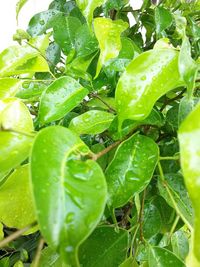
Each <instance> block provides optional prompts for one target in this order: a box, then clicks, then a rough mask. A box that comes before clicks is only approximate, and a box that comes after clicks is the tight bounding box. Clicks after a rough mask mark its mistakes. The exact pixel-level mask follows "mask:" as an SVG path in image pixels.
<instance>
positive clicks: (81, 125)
mask: <svg viewBox="0 0 200 267" xmlns="http://www.w3.org/2000/svg"><path fill="white" fill-rule="evenodd" d="M114 117H115V116H114V115H113V114H112V113H108V112H105V111H100V110H90V111H87V112H85V113H83V114H81V115H80V116H77V117H75V118H73V119H72V120H71V122H70V125H69V129H71V130H73V131H74V132H76V133H78V134H99V133H102V132H104V131H105V130H107V129H108V127H109V126H110V124H111V122H112V121H113V119H114Z"/></svg>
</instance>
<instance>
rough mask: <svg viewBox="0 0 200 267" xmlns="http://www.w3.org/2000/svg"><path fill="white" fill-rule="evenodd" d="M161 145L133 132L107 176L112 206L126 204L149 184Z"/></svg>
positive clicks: (118, 153)
mask: <svg viewBox="0 0 200 267" xmlns="http://www.w3.org/2000/svg"><path fill="white" fill-rule="evenodd" d="M158 155H159V151H158V146H157V145H156V143H155V142H154V141H153V140H152V139H150V138H148V137H146V136H142V135H138V134H136V135H133V136H132V137H130V138H129V139H128V140H126V141H124V142H123V143H122V144H121V145H120V146H119V147H118V149H117V151H116V153H115V156H114V158H113V160H112V161H111V163H110V164H109V166H108V168H107V169H106V172H105V175H106V179H107V184H108V193H109V200H108V204H109V206H112V207H113V208H117V207H121V206H123V205H125V204H126V203H127V202H128V201H129V199H130V198H131V197H133V196H134V194H136V193H140V192H141V191H142V190H144V188H145V187H146V186H147V185H148V184H149V182H150V180H151V178H152V175H153V172H154V169H155V167H156V164H157V161H158Z"/></svg>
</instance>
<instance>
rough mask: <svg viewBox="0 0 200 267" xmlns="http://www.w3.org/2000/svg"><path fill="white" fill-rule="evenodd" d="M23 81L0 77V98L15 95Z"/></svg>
mask: <svg viewBox="0 0 200 267" xmlns="http://www.w3.org/2000/svg"><path fill="white" fill-rule="evenodd" d="M22 82H23V81H21V80H19V79H15V78H2V79H0V99H4V98H8V97H11V96H15V94H16V93H17V92H18V90H19V88H20V86H21V84H22Z"/></svg>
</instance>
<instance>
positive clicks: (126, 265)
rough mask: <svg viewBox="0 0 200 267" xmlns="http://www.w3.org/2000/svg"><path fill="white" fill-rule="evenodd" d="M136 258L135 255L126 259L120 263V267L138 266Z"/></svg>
mask: <svg viewBox="0 0 200 267" xmlns="http://www.w3.org/2000/svg"><path fill="white" fill-rule="evenodd" d="M138 266H139V265H138V264H137V262H136V260H135V259H134V258H133V257H129V258H128V259H126V260H125V261H124V262H122V264H120V267H138Z"/></svg>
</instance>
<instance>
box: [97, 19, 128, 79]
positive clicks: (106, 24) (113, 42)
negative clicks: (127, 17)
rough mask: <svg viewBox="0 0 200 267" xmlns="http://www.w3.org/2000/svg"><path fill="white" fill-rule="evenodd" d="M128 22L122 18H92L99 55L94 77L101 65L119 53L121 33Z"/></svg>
mask: <svg viewBox="0 0 200 267" xmlns="http://www.w3.org/2000/svg"><path fill="white" fill-rule="evenodd" d="M127 27H128V24H127V23H126V22H124V21H122V20H115V21H112V20H111V19H107V18H96V19H95V20H94V32H95V35H96V37H97V40H98V42H99V47H100V51H101V52H100V56H99V61H98V65H97V71H96V77H97V76H98V75H99V73H100V70H101V68H102V66H103V65H104V64H105V63H106V62H107V61H108V60H109V59H112V58H115V57H117V56H118V55H119V52H120V50H121V48H122V44H121V39H120V36H121V33H122V32H123V31H125V30H126V29H127Z"/></svg>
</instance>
